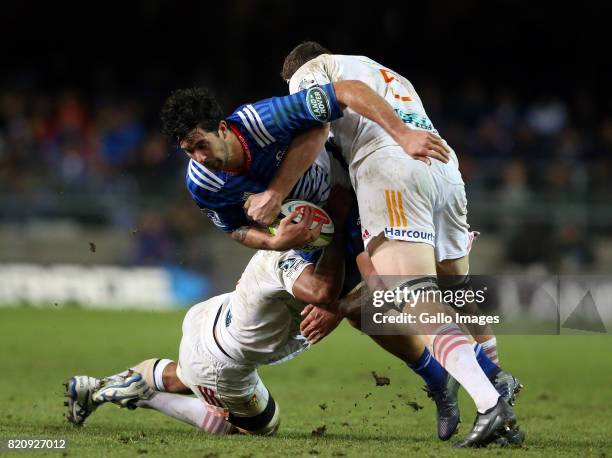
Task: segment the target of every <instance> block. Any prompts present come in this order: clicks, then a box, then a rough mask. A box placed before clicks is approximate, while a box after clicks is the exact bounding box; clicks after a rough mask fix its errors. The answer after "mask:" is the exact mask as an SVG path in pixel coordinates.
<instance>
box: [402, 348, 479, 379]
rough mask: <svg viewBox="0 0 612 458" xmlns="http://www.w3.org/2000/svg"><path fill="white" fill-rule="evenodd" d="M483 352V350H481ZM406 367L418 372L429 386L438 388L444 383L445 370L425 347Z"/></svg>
mask: <svg viewBox="0 0 612 458" xmlns="http://www.w3.org/2000/svg"><path fill="white" fill-rule="evenodd" d="M483 353H484V352H483ZM408 367H409V368H410V369H412V370H413V371H414V372H416V373H417V374H419V375H420V376H421V377H422V378H423V380H425V383H426V384H427V386H428V387H430V388H438V387H441V386H444V385H445V384H446V370H445V369H444V368H443V367H442V366H440V363H439V362H438V361H436V359H435V358H434V357H433V356H432V355H431V353H430V352H429V350H428V349H427V348H425V350H423V354H422V355H421V356H420V357H419V359H417V360H416V361H415V362H414V363H412V364H408Z"/></svg>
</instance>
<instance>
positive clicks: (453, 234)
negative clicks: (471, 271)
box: [434, 184, 473, 274]
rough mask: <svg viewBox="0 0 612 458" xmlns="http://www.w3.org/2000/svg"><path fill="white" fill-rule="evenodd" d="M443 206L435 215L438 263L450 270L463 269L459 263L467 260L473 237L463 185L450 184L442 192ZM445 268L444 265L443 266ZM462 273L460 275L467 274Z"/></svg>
mask: <svg viewBox="0 0 612 458" xmlns="http://www.w3.org/2000/svg"><path fill="white" fill-rule="evenodd" d="M441 192H442V194H443V195H442V197H441V199H440V200H441V201H442V202H441V205H440V207H439V208H438V209H437V210H436V212H435V213H434V225H435V229H436V250H435V252H436V261H438V262H440V263H445V262H446V261H451V262H448V263H446V264H448V265H449V266H448V269H451V268H453V269H457V268H459V267H462V265H461V263H462V262H467V260H464V261H457V260H460V259H462V258H467V256H468V254H469V252H470V249H471V246H472V240H473V235H472V234H471V233H470V225H469V224H468V222H467V198H466V195H465V186H464V185H463V184H448V185H447V186H444V187H443V188H442V190H441ZM442 266H444V264H442ZM465 273H467V270H465V271H464V272H460V273H459V274H465Z"/></svg>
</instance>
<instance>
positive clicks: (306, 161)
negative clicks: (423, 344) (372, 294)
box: [245, 42, 523, 446]
mask: <svg viewBox="0 0 612 458" xmlns="http://www.w3.org/2000/svg"><path fill="white" fill-rule="evenodd" d="M284 70H286V72H284V73H285V74H284V75H283V76H284V77H285V79H288V80H289V79H290V81H289V86H290V91H291V92H292V93H293V92H296V91H298V90H304V89H307V88H308V87H311V86H314V85H320V84H329V83H333V84H334V90H335V93H336V99H337V101H338V102H339V104H340V105H341V106H342V107H343V108H344V116H342V117H341V118H339V119H336V120H334V121H333V122H331V135H332V137H333V141H334V143H335V144H336V146H338V147H340V149H341V150H342V154H343V157H344V159H345V160H346V162H347V164H348V167H349V174H350V178H351V182H352V184H353V187H354V189H355V192H356V194H357V199H358V202H359V209H360V216H361V223H362V228H363V239H364V243H365V244H366V246H367V251H368V252H369V253H370V255H371V259H372V263H373V265H374V266H375V269H376V271H377V272H378V274H379V275H381V276H383V278H384V279H385V280H386V282H387V284H386V286H387V288H388V289H395V288H400V289H402V290H406V289H407V290H409V291H415V292H416V291H418V290H431V289H434V290H435V289H437V288H438V284H437V282H436V277H437V275H445V276H454V277H455V278H458V277H459V278H461V277H463V278H467V275H468V268H469V262H468V252H469V248H470V243H471V240H470V236H469V231H468V228H469V225H468V224H467V217H466V215H467V201H466V197H465V189H464V183H463V180H462V177H461V174H460V172H459V167H458V165H459V164H458V159H457V156H456V154H455V153H454V151H452V149H451V148H450V147H449V146H448V145H447V143H446V142H445V141H444V140H442V139H441V138H440V137H439V135H438V132H437V131H436V130H435V128H434V127H433V124H432V123H431V121H430V120H429V118H428V116H427V114H426V112H425V109H424V107H423V105H422V103H421V100H420V98H419V96H418V94H417V93H416V91H415V90H414V87H413V86H412V84H411V83H410V82H409V81H408V80H407V79H406V78H404V77H403V76H401V75H399V74H398V73H396V72H394V71H392V70H391V69H389V68H388V67H385V66H383V65H381V64H378V63H377V62H375V61H373V60H371V59H369V58H367V57H363V56H342V55H332V54H331V53H329V51H327V50H326V49H325V48H323V47H321V46H320V45H318V44H317V43H312V42H310V43H304V44H302V45H300V46H298V47H296V48H295V49H294V50H293V51H292V52H291V53H290V55H289V56H288V58H287V59H286V61H285V68H284ZM406 153H408V154H406ZM425 155H428V156H430V157H433V158H436V159H439V160H434V161H431V160H430V159H429V158H427V157H425ZM415 159H418V160H415ZM313 160H314V156H313V157H306V156H300V157H298V156H297V155H292V154H288V155H287V156H286V157H285V158H284V163H283V164H282V166H281V168H280V169H279V173H278V174H277V175H276V177H275V178H274V179H273V180H272V182H271V183H270V185H269V187H268V189H267V190H266V191H265V192H263V193H260V194H257V195H254V196H251V197H250V198H249V200H248V201H247V202H246V205H245V206H246V207H247V209H248V215H249V216H250V217H252V218H253V219H254V220H255V221H257V222H260V223H264V224H265V223H268V222H270V221H271V220H272V219H273V218H274V217H275V216H276V215H277V214H278V209H279V208H280V204H281V202H282V200H283V199H284V198H285V196H286V195H287V193H288V192H289V190H290V189H291V188H292V187H293V186H294V184H295V182H296V181H297V180H298V179H299V177H300V176H301V174H302V173H303V172H304V170H305V169H306V167H307V166H308V165H310V163H311V162H312V161H313ZM398 278H399V279H401V280H399V281H398ZM449 286H457V285H449ZM404 305H407V304H404ZM412 306H413V307H414V308H413V309H412V310H411V311H412V312H414V313H416V314H419V313H420V312H426V313H430V314H432V313H433V314H435V313H443V314H448V315H449V316H451V317H452V316H454V314H453V313H452V310H451V309H450V308H449V307H448V306H447V305H445V304H442V303H435V302H434V303H432V302H428V303H426V304H425V303H420V304H416V306H415V304H412ZM400 308H403V306H400ZM416 331H417V332H418V333H420V334H422V335H423V336H424V337H425V339H426V340H427V343H428V346H429V347H430V348H431V350H432V353H433V354H434V356H435V357H436V359H438V361H439V362H440V363H441V364H442V366H444V367H445V369H446V370H447V371H448V372H449V373H450V374H451V375H453V377H454V378H455V379H456V380H458V381H459V383H461V385H462V386H463V387H464V388H465V389H466V391H467V392H468V393H469V394H470V396H471V397H472V399H473V400H474V402H475V404H476V407H477V410H478V414H477V418H476V421H475V423H474V427H473V429H472V431H471V432H470V433H469V434H468V436H467V437H466V438H465V439H464V440H463V441H462V442H460V443H459V444H458V445H459V446H482V445H486V444H487V443H490V442H491V441H493V440H497V439H499V438H501V439H503V438H504V437H506V436H510V435H512V436H513V437H514V438H515V439H516V438H517V437H518V438H519V441H522V440H523V439H522V434H520V435H518V434H517V427H516V421H517V420H516V416H515V415H514V412H513V411H512V408H511V407H510V406H509V405H508V403H507V402H506V401H505V400H504V399H502V397H500V395H499V393H498V392H497V391H496V390H495V389H494V387H493V385H492V384H491V383H490V381H489V380H488V379H487V377H486V376H485V374H484V373H483V371H482V370H481V369H480V367H479V366H478V364H477V361H476V358H475V356H474V353H473V352H472V351H471V346H470V340H469V339H468V337H467V332H466V331H465V329H464V328H462V327H459V326H458V325H457V324H455V323H450V324H443V325H440V324H436V323H433V324H432V323H423V322H421V323H417V324H416ZM486 340H489V338H486Z"/></svg>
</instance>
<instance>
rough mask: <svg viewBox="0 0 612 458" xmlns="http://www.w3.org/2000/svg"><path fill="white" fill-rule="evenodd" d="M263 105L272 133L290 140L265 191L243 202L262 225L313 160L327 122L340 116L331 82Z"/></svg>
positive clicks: (278, 209) (324, 135)
mask: <svg viewBox="0 0 612 458" xmlns="http://www.w3.org/2000/svg"><path fill="white" fill-rule="evenodd" d="M267 104H268V109H269V110H270V112H271V113H272V117H273V118H274V119H275V123H274V125H271V126H270V130H271V131H272V135H274V136H276V135H279V136H281V135H284V136H285V137H286V136H290V137H291V138H292V141H291V143H290V144H289V148H288V150H287V153H286V154H285V157H284V159H283V162H282V164H281V167H280V169H279V170H278V171H277V173H276V176H275V177H274V178H273V179H272V181H271V182H270V184H269V185H268V188H267V190H266V191H264V192H262V193H259V194H254V195H252V196H249V198H248V199H247V201H246V203H245V208H246V209H247V214H248V215H249V217H250V218H252V219H253V220H254V221H256V222H258V223H260V224H265V225H268V224H270V223H271V222H272V221H274V218H276V215H278V213H279V212H280V207H281V204H282V202H283V200H284V199H285V198H286V197H287V196H288V195H289V193H290V192H291V190H292V189H293V187H294V186H295V184H296V183H297V182H298V180H299V179H300V178H301V177H302V175H304V172H305V171H306V170H307V169H308V167H310V166H311V165H312V164H313V163H314V161H315V160H316V158H317V156H318V155H319V152H320V151H321V149H322V148H323V146H324V145H325V141H326V140H327V137H328V135H329V122H330V121H333V120H335V119H338V118H340V117H342V109H341V107H340V105H339V104H338V102H337V100H336V94H335V92H334V86H333V85H332V84H325V85H322V86H313V87H311V88H309V89H305V90H303V91H299V92H296V93H295V94H291V95H288V96H285V97H273V98H272V99H269V101H268V102H267Z"/></svg>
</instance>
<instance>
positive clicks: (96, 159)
mask: <svg viewBox="0 0 612 458" xmlns="http://www.w3.org/2000/svg"><path fill="white" fill-rule="evenodd" d="M417 91H419V92H420V95H421V98H422V99H423V102H424V105H425V108H426V110H427V111H428V114H429V116H430V118H431V119H432V121H433V123H434V125H435V126H436V128H437V129H438V130H439V131H440V133H441V135H442V136H443V137H444V138H445V139H446V140H447V141H448V143H449V144H450V145H451V146H452V147H453V148H454V149H455V151H456V152H457V154H458V156H459V158H460V163H461V170H462V173H463V175H464V179H465V181H466V183H467V189H468V196H469V199H470V203H472V204H473V205H476V206H477V208H478V209H479V211H480V215H481V216H482V215H485V216H482V218H481V219H478V216H479V215H478V213H479V211H476V210H473V211H472V213H477V214H476V215H475V216H476V219H477V222H478V223H479V224H480V225H481V226H485V227H483V229H486V230H489V231H497V232H499V233H501V234H502V235H504V234H505V236H506V237H507V238H508V247H509V249H508V256H509V260H511V261H514V262H517V263H529V262H530V260H535V259H542V256H544V257H548V258H550V257H551V256H553V254H554V253H555V252H556V251H558V250H555V248H559V247H563V250H564V251H563V252H564V253H572V259H573V261H572V262H575V263H577V264H578V265H588V264H589V263H590V262H592V257H593V254H592V252H591V249H590V248H589V237H587V236H586V232H588V231H591V230H594V231H595V232H597V231H600V232H601V231H605V226H606V224H607V223H608V222H607V220H605V218H604V219H603V220H599V219H597V218H598V217H599V218H601V217H602V215H592V214H590V213H592V212H587V213H588V214H580V216H579V217H578V218H576V217H575V216H569V217H563V216H560V217H559V218H558V219H557V220H555V216H554V215H553V216H552V217H551V214H550V213H549V212H550V211H551V208H564V207H565V208H569V207H568V206H571V205H573V204H579V208H591V207H589V206H593V205H595V206H596V205H598V204H606V202H608V201H609V198H608V196H609V195H610V191H612V180H611V178H612V176H611V175H612V117H603V118H602V117H601V116H599V115H598V113H596V112H595V111H594V107H593V105H592V100H591V99H590V97H589V94H588V93H584V94H576V95H575V96H574V97H573V98H572V99H570V100H568V99H563V98H559V97H554V96H548V97H544V98H535V99H531V100H529V102H525V101H523V100H520V99H519V97H517V95H516V94H513V93H512V92H511V91H505V90H502V91H492V92H488V91H486V90H485V89H483V88H482V86H480V85H479V84H477V83H473V84H471V83H466V84H465V85H464V86H463V87H460V88H454V89H453V90H452V91H444V90H442V89H440V88H438V87H436V86H431V85H423V87H419V86H418V85H417ZM245 101H246V100H245ZM225 108H227V109H228V112H229V109H230V108H232V107H225ZM158 111H159V106H151V104H150V102H148V101H147V100H146V99H142V98H140V99H138V98H127V99H126V98H121V97H116V98H115V97H110V96H108V95H104V96H102V95H100V96H99V97H97V96H96V94H89V93H88V94H87V95H86V96H84V95H83V94H79V92H77V91H74V90H64V91H58V92H53V93H29V92H20V91H10V92H9V91H7V92H4V93H2V94H1V95H0V201H1V202H2V206H3V211H2V212H0V219H1V220H2V222H9V223H21V222H25V221H27V219H28V218H30V217H31V216H32V215H36V217H37V218H41V217H42V218H45V217H47V218H60V217H70V218H72V219H74V218H76V219H78V220H79V221H80V222H81V223H83V224H90V225H109V226H120V227H126V228H129V227H138V228H139V240H140V241H139V246H140V248H139V250H138V252H137V253H136V254H135V255H134V262H137V263H148V262H152V263H154V262H159V261H160V260H162V261H163V260H171V259H172V256H173V253H174V252H175V249H174V248H175V246H176V245H177V244H180V243H181V240H184V239H185V238H188V237H189V236H190V235H193V234H194V233H198V232H202V231H205V230H210V226H209V225H208V224H203V223H202V221H201V220H199V218H200V217H201V218H204V217H203V216H201V215H200V214H199V213H198V212H197V210H196V209H195V206H194V204H192V203H191V201H190V199H189V198H188V196H187V193H186V190H185V186H184V168H185V161H186V158H185V157H184V155H183V154H181V153H180V152H178V151H177V149H176V147H175V146H173V145H170V144H168V142H167V141H166V139H165V138H164V137H163V136H162V135H161V134H160V132H159V130H160V126H159V121H158V119H157V113H158ZM500 209H504V211H501V212H500ZM487 212H491V213H490V215H491V217H490V218H487V217H486V215H487V214H489V213H487ZM557 213H558V212H557ZM583 213H584V212H583ZM525 241H528V242H532V243H531V244H530V245H529V246H530V248H529V249H524V248H521V247H524V245H525ZM534 241H535V242H537V243H533V242H534ZM538 241H539V242H538ZM550 262H551V263H553V264H554V263H555V262H559V260H555V259H550Z"/></svg>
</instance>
